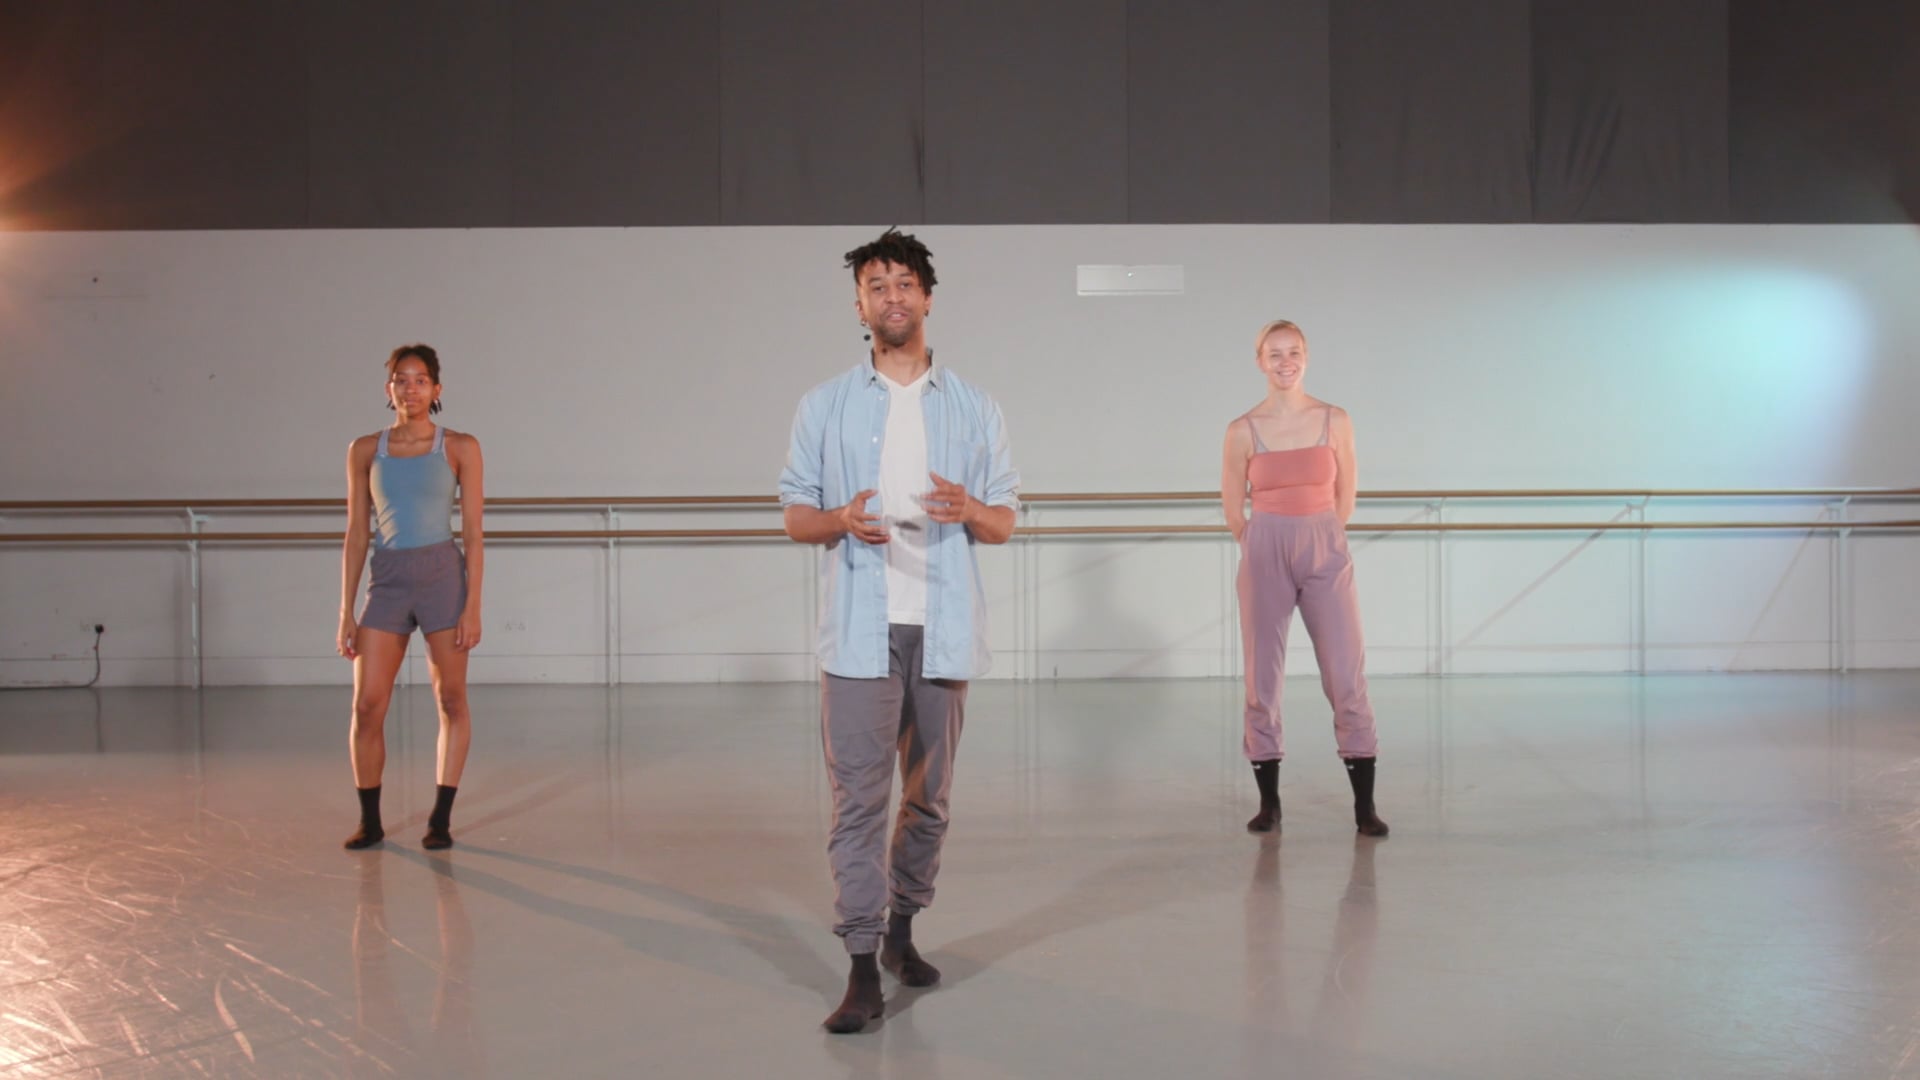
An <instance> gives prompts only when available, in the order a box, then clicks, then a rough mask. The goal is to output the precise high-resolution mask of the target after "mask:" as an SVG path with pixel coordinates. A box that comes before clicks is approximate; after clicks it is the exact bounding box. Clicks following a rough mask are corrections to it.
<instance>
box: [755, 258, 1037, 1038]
mask: <svg viewBox="0 0 1920 1080" xmlns="http://www.w3.org/2000/svg"><path fill="white" fill-rule="evenodd" d="M846 265H847V267H848V268H849V269H851V270H852V271H853V284H854V310H855V312H856V313H858V315H859V317H860V324H861V325H862V326H864V327H866V328H867V330H868V332H869V333H870V334H871V336H872V340H873V348H872V350H871V352H870V354H869V355H868V356H867V357H866V358H865V359H862V360H861V361H860V363H858V364H856V365H855V366H854V367H853V368H852V370H850V371H847V372H846V373H845V374H842V375H840V376H837V377H835V378H833V379H831V380H829V381H827V382H825V383H822V384H821V385H819V386H817V387H815V388H814V389H813V390H812V391H811V392H809V393H808V394H807V396H806V397H805V398H804V399H803V400H802V401H801V402H800V408H799V411H798V413H797V414H796V415H795V417H794V422H793V441H792V445H791V446H790V448H789V449H788V452H787V467H786V468H785V469H784V470H783V471H782V472H781V474H780V504H781V506H783V507H784V508H785V517H786V531H787V535H788V536H790V537H792V538H793V539H794V540H796V541H799V542H800V543H803V544H823V545H825V546H826V548H827V555H826V558H824V559H822V560H821V577H822V581H821V585H822V597H821V600H822V604H821V609H820V627H819V643H818V649H819V659H820V667H821V669H822V672H823V674H822V683H823V687H822V691H821V713H822V718H821V726H822V729H823V742H824V744H825V748H826V757H827V774H828V778H829V780H830V781H831V783H832V786H833V832H832V835H831V837H830V838H829V840H828V842H827V858H828V861H829V862H830V863H831V864H832V867H833V881H834V888H835V893H836V895H835V900H834V911H835V914H836V916H837V917H838V920H839V921H838V923H837V925H835V927H834V933H836V934H838V935H839V936H840V938H841V940H842V941H844V942H845V943H846V947H847V952H848V954H849V955H850V956H851V957H852V960H853V966H852V971H851V973H850V974H849V975H848V977H847V993H846V998H845V1000H843V1001H842V1002H841V1003H840V1007H839V1008H838V1009H835V1010H834V1012H833V1014H832V1015H830V1016H828V1017H827V1019H826V1028H827V1030H828V1031H832V1032H835V1033H837V1034H846V1033H851V1032H856V1031H859V1030H861V1029H862V1028H864V1027H865V1026H866V1025H867V1023H868V1021H870V1020H874V1019H878V1018H879V1016H880V1014H881V1003H882V997H881V991H880V971H879V968H880V966H881V965H885V966H886V968H887V970H889V971H891V972H893V973H894V974H895V975H896V976H898V977H899V979H900V981H901V982H902V983H903V984H905V985H907V986H931V985H933V984H934V983H936V982H938V981H939V979H940V972H939V970H938V969H936V968H935V967H934V966H933V965H932V964H929V963H927V961H926V960H925V959H923V958H922V957H921V956H920V953H919V952H918V951H917V950H916V949H915V948H914V946H913V933H912V923H913V917H914V915H915V914H917V913H918V912H919V911H920V910H921V909H923V908H925V907H927V906H928V905H929V904H931V903H932V902H933V879H934V876H935V875H936V874H937V873H938V872H939V869H940V844H941V841H942V839H943V838H944V837H945V835H946V831H947V797H948V794H949V792H950V791H951V790H952V786H953V758H954V750H955V749H956V748H957V746H958V745H959V742H960V729H961V726H962V721H963V717H964V714H965V711H966V700H967V682H968V681H969V680H971V679H974V678H976V677H978V676H980V675H983V674H985V673H986V670H987V665H988V662H989V656H988V652H987V645H986V630H987V611H986V593H985V590H984V589H982V588H981V584H980V566H979V561H978V560H977V558H976V557H975V554H974V549H973V546H974V545H975V544H1003V543H1006V541H1007V540H1008V538H1009V537H1011V536H1012V535H1013V527H1014V515H1015V513H1016V511H1017V509H1018V507H1019V487H1020V477H1019V474H1018V473H1017V472H1015V471H1014V468H1013V463H1012V460H1011V458H1010V456H1009V453H1008V450H1007V435H1006V426H1005V424H1004V423H1003V422H1002V420H1001V416H1000V407H999V406H998V405H996V404H995V403H994V401H993V399H992V398H990V397H988V396H987V395H986V394H985V393H984V392H983V391H981V390H980V389H978V388H977V387H975V386H973V385H972V384H971V383H968V382H966V381H965V380H963V379H961V378H960V377H959V376H958V375H956V374H954V373H953V372H952V371H951V370H949V369H946V368H940V367H935V366H934V363H933V350H931V349H929V348H928V347H927V338H926V319H927V317H928V315H930V314H931V313H932V311H933V285H934V273H933V260H932V253H931V252H929V251H928V250H927V247H926V245H925V244H922V243H921V242H920V241H919V240H917V239H915V238H914V237H913V236H911V235H908V234H905V233H901V232H899V231H898V230H894V229H889V230H887V231H886V232H885V233H882V234H881V236H880V238H879V239H877V240H875V241H873V242H872V243H869V244H865V245H863V246H861V247H858V248H855V249H854V250H852V251H850V252H848V253H847V256H846ZM896 757H897V758H898V760H899V763H900V775H901V788H902V790H901V798H900V815H899V819H898V821H897V823H896V824H895V825H894V828H893V836H892V840H891V843H890V844H889V841H888V837H887V806H888V802H889V800H890V797H891V796H892V793H893V775H894V761H895V758H896ZM883 916H884V917H883ZM876 953H878V957H877V958H876V955H875V954H876Z"/></svg>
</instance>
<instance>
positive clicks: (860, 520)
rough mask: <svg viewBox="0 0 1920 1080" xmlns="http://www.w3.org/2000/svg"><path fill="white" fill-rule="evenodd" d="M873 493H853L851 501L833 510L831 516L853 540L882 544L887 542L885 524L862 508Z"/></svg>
mask: <svg viewBox="0 0 1920 1080" xmlns="http://www.w3.org/2000/svg"><path fill="white" fill-rule="evenodd" d="M875 494H876V493H875V492H873V491H870V490H869V491H863V492H861V493H860V494H858V495H855V496H854V497H853V501H852V502H849V503H848V504H847V505H845V506H843V507H841V508H840V509H838V510H836V511H834V515H833V516H834V519H835V520H836V521H838V522H839V523H840V527H841V528H842V529H844V530H846V533H847V535H848V536H851V537H853V538H854V539H855V540H859V541H861V542H863V543H868V544H884V543H886V542H887V527H886V524H885V523H884V522H882V521H881V520H880V518H879V517H878V516H876V515H873V514H869V513H867V512H866V510H865V509H864V508H865V507H866V505H867V500H868V499H871V498H873V496H874V495H875Z"/></svg>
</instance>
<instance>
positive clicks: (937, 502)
mask: <svg viewBox="0 0 1920 1080" xmlns="http://www.w3.org/2000/svg"><path fill="white" fill-rule="evenodd" d="M927 475H928V476H930V477H932V478H933V490H932V491H930V492H928V493H927V495H926V498H925V500H924V502H925V503H926V507H927V516H928V517H930V518H932V519H933V520H935V521H937V522H939V523H941V524H942V525H968V524H971V523H972V522H973V518H974V509H975V508H976V507H978V506H979V505H980V503H979V502H978V501H977V500H976V499H974V498H973V496H971V495H968V494H967V489H966V488H965V487H962V486H961V485H959V484H956V483H954V482H953V481H951V480H948V479H946V478H945V477H943V476H941V475H940V474H939V473H928V474H927Z"/></svg>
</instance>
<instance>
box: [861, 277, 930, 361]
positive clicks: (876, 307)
mask: <svg viewBox="0 0 1920 1080" xmlns="http://www.w3.org/2000/svg"><path fill="white" fill-rule="evenodd" d="M853 306H854V310H856V311H858V312H859V313H860V319H861V321H862V322H864V323H866V324H867V328H868V329H870V330H872V331H873V336H874V337H876V338H879V339H880V340H881V341H882V342H883V343H885V344H886V345H887V346H888V347H889V348H895V349H897V348H899V347H901V346H902V345H905V344H906V343H907V342H909V341H912V340H913V339H914V336H915V335H916V334H918V333H919V332H920V326H921V323H922V322H924V321H925V319H926V317H927V315H928V314H929V313H931V312H932V311H933V297H932V296H930V295H928V294H927V291H926V290H925V289H923V288H921V287H920V277H919V275H917V274H915V273H914V272H913V271H912V270H909V269H907V268H906V267H904V266H901V265H900V264H899V263H895V262H884V261H882V260H879V259H875V260H874V261H873V262H870V263H868V264H866V265H865V266H862V267H861V268H860V276H859V278H858V280H857V281H856V282H855V284H854V301H853Z"/></svg>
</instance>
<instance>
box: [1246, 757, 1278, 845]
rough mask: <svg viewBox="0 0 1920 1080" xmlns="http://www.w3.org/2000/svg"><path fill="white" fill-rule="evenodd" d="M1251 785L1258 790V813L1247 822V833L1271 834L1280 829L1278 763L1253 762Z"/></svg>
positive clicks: (1276, 761)
mask: <svg viewBox="0 0 1920 1080" xmlns="http://www.w3.org/2000/svg"><path fill="white" fill-rule="evenodd" d="M1253 783H1254V786H1256V787H1258V788H1259V789H1260V812H1259V813H1257V814H1255V815H1253V820H1251V821H1249V822H1247V831H1248V832H1260V833H1263V832H1272V831H1273V830H1275V829H1277V828H1279V827H1280V762H1279V761H1278V760H1274V761H1256V762H1254V763H1253Z"/></svg>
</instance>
